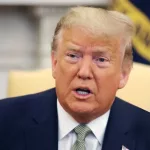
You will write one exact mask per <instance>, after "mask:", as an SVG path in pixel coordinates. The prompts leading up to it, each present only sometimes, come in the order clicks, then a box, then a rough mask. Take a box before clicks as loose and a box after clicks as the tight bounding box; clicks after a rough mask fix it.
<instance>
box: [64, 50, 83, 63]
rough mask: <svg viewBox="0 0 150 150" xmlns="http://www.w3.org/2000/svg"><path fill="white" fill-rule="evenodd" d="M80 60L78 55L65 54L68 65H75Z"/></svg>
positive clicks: (72, 53)
mask: <svg viewBox="0 0 150 150" xmlns="http://www.w3.org/2000/svg"><path fill="white" fill-rule="evenodd" d="M79 59H80V54H78V53H74V52H69V53H67V54H66V60H67V61H68V62H70V63H76V62H77V61H78V60H79Z"/></svg>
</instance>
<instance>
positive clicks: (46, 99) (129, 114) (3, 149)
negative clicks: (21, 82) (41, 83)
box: [0, 89, 150, 150]
mask: <svg viewBox="0 0 150 150" xmlns="http://www.w3.org/2000/svg"><path fill="white" fill-rule="evenodd" d="M56 101H57V97H56V92H55V89H51V90H47V91H44V92H41V93H37V94H32V95H27V96H21V97H17V98H8V99H5V100H1V101H0V150H57V149H58V117H57V103H56ZM122 145H124V146H126V147H127V148H128V149H129V150H150V115H149V113H148V112H146V111H144V110H142V109H140V108H137V107H135V106H133V105H131V104H128V103H126V102H124V101H122V100H120V99H118V98H116V99H115V102H114V104H113V106H112V109H111V112H110V117H109V121H108V125H107V128H106V133H105V136H104V142H103V148H102V150H121V148H122Z"/></svg>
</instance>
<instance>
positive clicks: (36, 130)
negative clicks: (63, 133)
mask: <svg viewBox="0 0 150 150" xmlns="http://www.w3.org/2000/svg"><path fill="white" fill-rule="evenodd" d="M56 102H57V97H56V93H55V90H51V91H50V92H49V93H48V94H47V95H46V94H43V96H42V97H40V96H38V99H37V100H36V104H35V106H33V107H34V110H33V115H32V119H31V122H30V125H29V127H27V128H26V130H25V139H26V150H58V117H57V103H56Z"/></svg>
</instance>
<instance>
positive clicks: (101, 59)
mask: <svg viewBox="0 0 150 150" xmlns="http://www.w3.org/2000/svg"><path fill="white" fill-rule="evenodd" d="M98 61H100V62H104V61H106V59H105V58H99V59H98Z"/></svg>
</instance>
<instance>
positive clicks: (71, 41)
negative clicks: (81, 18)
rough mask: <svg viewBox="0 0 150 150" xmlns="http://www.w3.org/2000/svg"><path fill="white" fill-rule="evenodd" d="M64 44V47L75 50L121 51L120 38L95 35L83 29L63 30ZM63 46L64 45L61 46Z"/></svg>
mask: <svg viewBox="0 0 150 150" xmlns="http://www.w3.org/2000/svg"><path fill="white" fill-rule="evenodd" d="M61 41H62V42H61V43H62V44H63V45H64V46H71V47H75V48H84V49H85V48H99V49H100V48H102V47H105V48H106V49H109V50H111V51H112V52H113V51H116V50H117V49H120V48H119V47H120V45H121V43H120V38H118V37H117V36H116V37H108V36H107V35H104V34H100V35H98V34H97V35H94V34H92V33H91V32H90V31H89V30H87V29H85V28H82V27H72V28H69V29H63V31H62V40H61ZM61 46H62V45H61Z"/></svg>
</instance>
